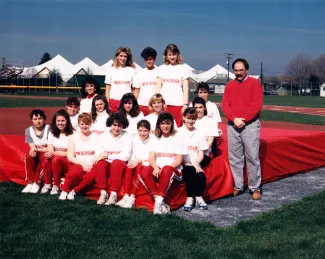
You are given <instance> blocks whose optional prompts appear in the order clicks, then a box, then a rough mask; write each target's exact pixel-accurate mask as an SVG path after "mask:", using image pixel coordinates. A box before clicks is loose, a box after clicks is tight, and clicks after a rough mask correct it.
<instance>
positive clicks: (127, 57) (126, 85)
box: [105, 47, 136, 112]
mask: <svg viewBox="0 0 325 259" xmlns="http://www.w3.org/2000/svg"><path fill="white" fill-rule="evenodd" d="M135 74H136V71H135V65H134V63H133V58H132V53H131V50H130V48H127V47H120V48H118V49H117V51H116V53H115V58H114V62H113V64H112V67H110V68H109V69H108V71H107V74H106V76H105V84H106V92H105V96H106V98H107V101H108V103H109V107H110V110H111V112H117V110H118V107H119V105H120V100H121V98H122V96H123V95H124V94H125V93H131V92H132V83H133V80H134V76H135Z"/></svg>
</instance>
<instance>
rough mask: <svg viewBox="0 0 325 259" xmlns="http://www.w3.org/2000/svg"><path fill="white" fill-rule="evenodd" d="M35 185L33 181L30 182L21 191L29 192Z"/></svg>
mask: <svg viewBox="0 0 325 259" xmlns="http://www.w3.org/2000/svg"><path fill="white" fill-rule="evenodd" d="M32 187H33V184H32V183H29V184H27V185H26V186H25V188H24V189H23V190H22V191H21V192H22V193H29V192H30V191H31V189H32Z"/></svg>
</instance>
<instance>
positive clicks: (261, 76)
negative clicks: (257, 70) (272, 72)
mask: <svg viewBox="0 0 325 259" xmlns="http://www.w3.org/2000/svg"><path fill="white" fill-rule="evenodd" d="M260 79H261V84H262V85H263V79H264V78H263V62H261V75H260Z"/></svg>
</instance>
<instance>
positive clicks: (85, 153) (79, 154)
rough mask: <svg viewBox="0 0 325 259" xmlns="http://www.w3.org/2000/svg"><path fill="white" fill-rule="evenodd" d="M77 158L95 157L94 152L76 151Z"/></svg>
mask: <svg viewBox="0 0 325 259" xmlns="http://www.w3.org/2000/svg"><path fill="white" fill-rule="evenodd" d="M75 153H76V155H77V156H91V155H95V151H76V152H75Z"/></svg>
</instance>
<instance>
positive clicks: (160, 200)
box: [155, 196, 164, 203]
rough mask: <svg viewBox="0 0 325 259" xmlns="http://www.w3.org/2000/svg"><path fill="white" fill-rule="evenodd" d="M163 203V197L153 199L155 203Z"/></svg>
mask: <svg viewBox="0 0 325 259" xmlns="http://www.w3.org/2000/svg"><path fill="white" fill-rule="evenodd" d="M163 201H164V197H161V196H157V197H156V199H155V202H159V203H162V202H163Z"/></svg>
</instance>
